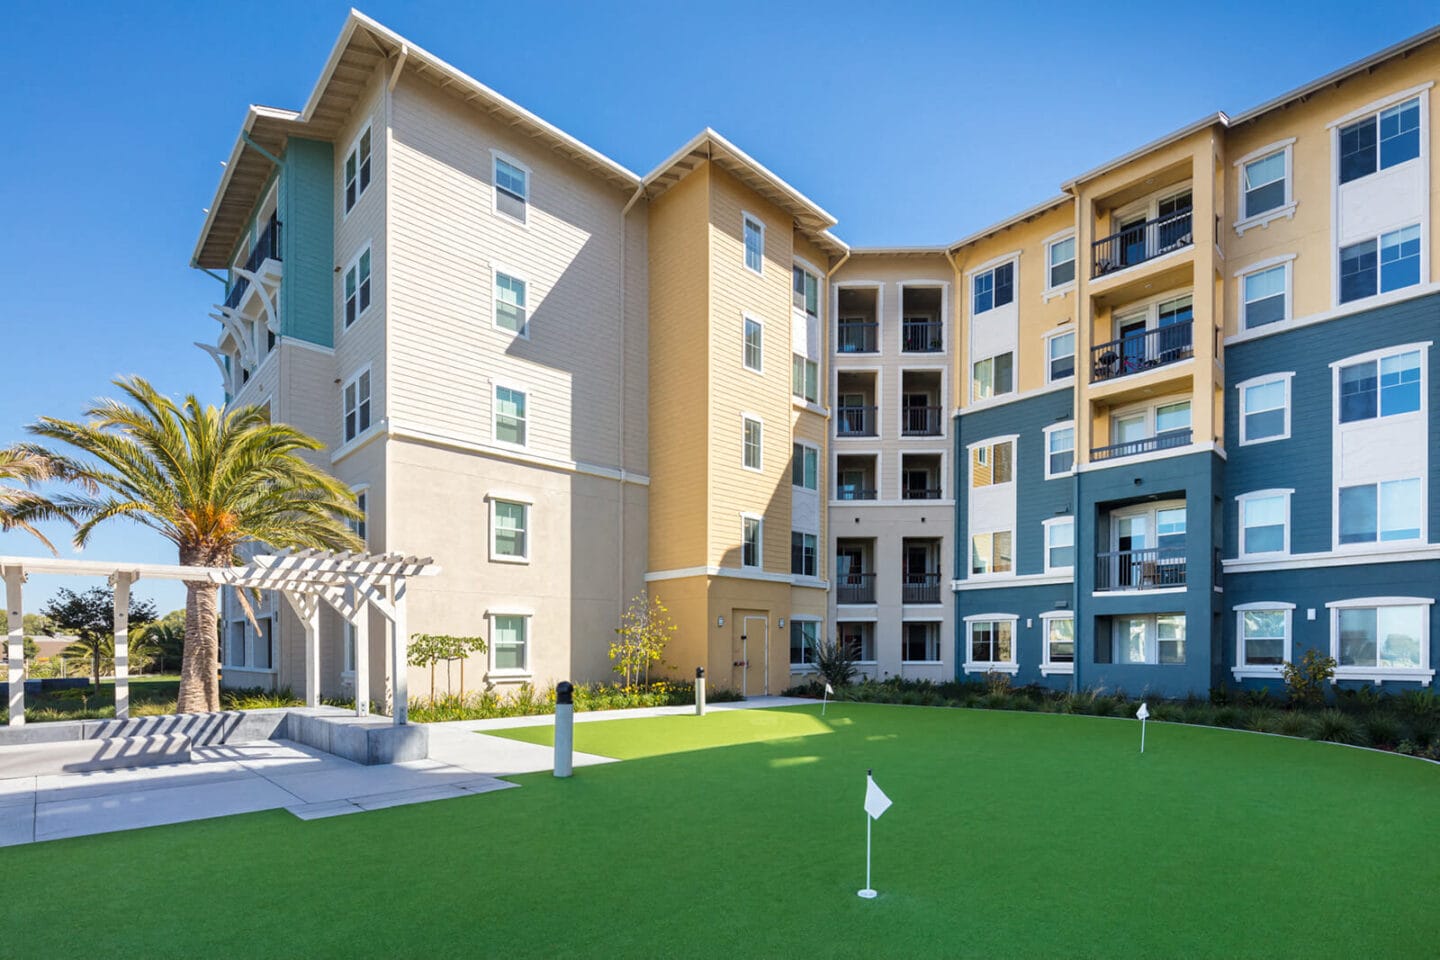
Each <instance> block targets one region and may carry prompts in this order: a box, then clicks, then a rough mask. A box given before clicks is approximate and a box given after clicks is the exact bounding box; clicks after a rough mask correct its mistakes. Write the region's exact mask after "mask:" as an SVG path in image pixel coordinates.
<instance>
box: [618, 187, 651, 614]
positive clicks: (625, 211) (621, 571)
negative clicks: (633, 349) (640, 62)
mask: <svg viewBox="0 0 1440 960" xmlns="http://www.w3.org/2000/svg"><path fill="white" fill-rule="evenodd" d="M644 195H645V184H644V182H641V184H640V186H638V187H636V188H635V193H634V195H633V196H631V197H630V199H629V201H628V202H626V204H625V206H624V207H622V208H621V210H620V436H619V440H618V443H619V456H618V457H617V458H616V460H615V462H616V464H617V465H618V466H619V467H620V487H619V490H620V533H619V536H617V537H616V538H615V543H616V552H615V557H616V564H615V580H616V583H617V584H618V585H619V589H618V590H616V591H615V596H616V604H617V622H618V619H619V618H622V617H624V616H625V603H626V601H627V599H628V598H627V597H626V596H625V494H626V490H625V485H626V484H627V483H628V482H629V474H628V473H627V472H626V470H625V400H626V393H625V368H626V365H627V364H626V361H627V359H628V358H627V357H626V346H625V329H626V321H627V320H628V319H629V317H628V314H627V313H626V297H625V248H626V246H627V245H628V244H627V241H626V236H625V234H626V231H625V225H626V223H627V218H628V217H629V215H630V210H631V208H632V207H634V206H635V204H636V203H637V202H638V201H639V200H640V198H641V197H643V196H644ZM647 355H648V351H647ZM646 416H649V411H648V410H647V411H646ZM646 566H649V560H648V550H647V560H646Z"/></svg>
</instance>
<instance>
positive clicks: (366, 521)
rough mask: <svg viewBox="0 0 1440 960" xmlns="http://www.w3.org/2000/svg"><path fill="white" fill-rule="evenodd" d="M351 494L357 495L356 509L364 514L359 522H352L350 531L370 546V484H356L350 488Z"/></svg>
mask: <svg viewBox="0 0 1440 960" xmlns="http://www.w3.org/2000/svg"><path fill="white" fill-rule="evenodd" d="M350 492H351V493H353V494H354V495H355V508H356V509H357V510H359V511H360V512H361V513H362V514H364V516H362V517H361V518H360V519H359V520H355V521H351V523H350V529H351V530H352V531H354V533H355V536H357V537H359V538H360V541H361V542H362V543H364V544H366V545H367V546H368V545H369V543H370V484H368V483H360V484H356V485H355V486H353V487H351V488H350Z"/></svg>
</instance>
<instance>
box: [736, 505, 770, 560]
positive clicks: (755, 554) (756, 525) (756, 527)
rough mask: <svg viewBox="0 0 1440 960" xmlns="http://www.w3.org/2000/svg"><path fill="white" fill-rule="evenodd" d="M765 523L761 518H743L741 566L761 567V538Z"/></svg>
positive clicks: (741, 525) (741, 527) (741, 526)
mask: <svg viewBox="0 0 1440 960" xmlns="http://www.w3.org/2000/svg"><path fill="white" fill-rule="evenodd" d="M764 525H765V521H764V520H762V519H761V518H759V517H743V518H742V519H741V524H740V532H741V539H740V566H742V567H758V566H760V536H761V530H762V529H763V528H764Z"/></svg>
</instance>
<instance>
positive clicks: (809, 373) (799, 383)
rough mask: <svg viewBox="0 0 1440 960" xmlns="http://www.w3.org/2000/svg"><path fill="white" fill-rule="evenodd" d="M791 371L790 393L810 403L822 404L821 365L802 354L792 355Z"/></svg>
mask: <svg viewBox="0 0 1440 960" xmlns="http://www.w3.org/2000/svg"><path fill="white" fill-rule="evenodd" d="M792 357H793V361H792V364H791V370H790V392H791V393H793V394H794V395H795V396H797V397H802V398H804V399H805V400H806V401H808V402H809V403H819V402H820V364H818V363H816V362H815V361H814V360H807V359H805V357H803V356H801V355H800V354H798V353H796V354H792Z"/></svg>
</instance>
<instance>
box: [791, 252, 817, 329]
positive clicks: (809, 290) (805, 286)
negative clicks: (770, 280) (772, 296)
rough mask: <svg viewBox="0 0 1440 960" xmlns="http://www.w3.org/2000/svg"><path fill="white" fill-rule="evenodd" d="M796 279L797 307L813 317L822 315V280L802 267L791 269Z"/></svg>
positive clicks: (795, 297) (794, 297)
mask: <svg viewBox="0 0 1440 960" xmlns="http://www.w3.org/2000/svg"><path fill="white" fill-rule="evenodd" d="M791 270H792V274H793V278H794V281H795V282H794V284H793V287H794V296H793V301H794V304H795V306H797V307H799V308H800V309H802V310H804V311H805V313H806V314H808V315H809V316H812V317H816V316H819V315H820V278H819V277H817V276H815V274H813V273H811V272H810V271H809V270H806V269H805V268H804V267H801V266H798V265H796V266H794V267H792V268H791Z"/></svg>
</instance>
